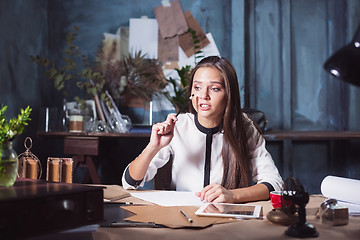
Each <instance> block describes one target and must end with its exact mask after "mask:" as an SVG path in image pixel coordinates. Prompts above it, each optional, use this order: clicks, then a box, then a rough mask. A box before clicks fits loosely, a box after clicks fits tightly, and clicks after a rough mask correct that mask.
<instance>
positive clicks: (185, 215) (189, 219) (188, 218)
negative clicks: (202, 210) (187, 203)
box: [180, 210, 193, 223]
mask: <svg viewBox="0 0 360 240" xmlns="http://www.w3.org/2000/svg"><path fill="white" fill-rule="evenodd" d="M180 212H181V214H182V215H183V216H184V217H186V219H187V220H188V221H189V222H190V223H192V222H193V220H192V219H191V218H190V217H189V216H188V215H187V214H186V213H184V212H183V211H182V210H180Z"/></svg>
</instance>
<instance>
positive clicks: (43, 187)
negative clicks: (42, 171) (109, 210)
mask: <svg viewBox="0 0 360 240" xmlns="http://www.w3.org/2000/svg"><path fill="white" fill-rule="evenodd" d="M103 205H104V204H103V190H102V187H95V186H87V185H80V184H67V183H54V182H46V181H38V180H32V179H17V181H16V182H15V184H14V186H12V187H8V188H7V187H0V239H21V238H23V237H29V236H32V235H36V234H41V233H46V232H53V231H59V230H64V229H70V228H74V227H79V226H84V225H88V224H93V223H98V222H102V221H103V220H104V210H103V209H104V208H103Z"/></svg>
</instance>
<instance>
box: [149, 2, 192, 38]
mask: <svg viewBox="0 0 360 240" xmlns="http://www.w3.org/2000/svg"><path fill="white" fill-rule="evenodd" d="M154 13H155V16H156V19H157V22H158V24H159V30H160V35H161V37H162V38H172V37H175V36H177V35H180V34H183V33H185V32H186V31H187V30H188V25H187V23H186V20H185V16H184V12H183V9H182V7H181V4H180V1H179V0H175V1H173V2H171V3H170V6H166V5H162V6H158V7H156V8H154Z"/></svg>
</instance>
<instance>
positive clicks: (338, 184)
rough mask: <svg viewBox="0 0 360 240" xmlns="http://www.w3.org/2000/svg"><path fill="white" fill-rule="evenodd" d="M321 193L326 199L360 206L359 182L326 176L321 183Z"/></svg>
mask: <svg viewBox="0 0 360 240" xmlns="http://www.w3.org/2000/svg"><path fill="white" fill-rule="evenodd" d="M321 193H322V195H324V196H325V197H327V198H334V199H336V200H340V201H344V202H350V203H355V204H359V205H360V180H356V179H350V178H342V177H335V176H327V177H325V178H324V180H323V181H322V183H321Z"/></svg>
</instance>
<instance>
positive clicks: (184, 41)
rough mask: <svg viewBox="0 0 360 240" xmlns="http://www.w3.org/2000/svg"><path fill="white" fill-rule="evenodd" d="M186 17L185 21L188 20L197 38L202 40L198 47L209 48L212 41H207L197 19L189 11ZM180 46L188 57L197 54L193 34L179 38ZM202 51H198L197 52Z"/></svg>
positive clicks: (185, 34)
mask: <svg viewBox="0 0 360 240" xmlns="http://www.w3.org/2000/svg"><path fill="white" fill-rule="evenodd" d="M184 15H185V19H186V22H187V25H188V27H189V28H190V29H192V30H194V31H195V33H196V36H197V37H198V39H199V40H200V42H199V43H198V44H197V45H198V46H200V49H203V48H204V47H205V46H207V45H208V44H209V43H210V41H209V40H208V39H207V37H206V35H205V33H204V31H203V30H202V28H201V26H200V25H199V23H198V22H197V21H196V19H195V18H194V17H193V15H192V14H191V13H190V12H189V11H186V12H185V13H184ZM179 44H180V47H181V48H182V50H183V51H184V52H185V54H186V56H187V57H190V56H192V55H194V53H195V46H194V45H195V44H194V40H193V38H192V35H191V33H189V32H187V33H184V34H182V35H180V36H179ZM200 49H197V51H198V50H200Z"/></svg>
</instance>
